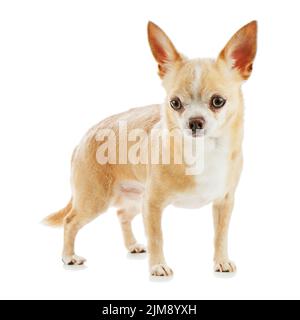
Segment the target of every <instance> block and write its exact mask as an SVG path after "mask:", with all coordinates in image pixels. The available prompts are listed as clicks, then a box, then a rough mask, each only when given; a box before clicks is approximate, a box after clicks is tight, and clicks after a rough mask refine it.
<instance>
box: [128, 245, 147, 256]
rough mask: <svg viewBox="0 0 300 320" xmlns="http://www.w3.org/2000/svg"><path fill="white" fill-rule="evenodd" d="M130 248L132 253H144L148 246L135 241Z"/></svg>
mask: <svg viewBox="0 0 300 320" xmlns="http://www.w3.org/2000/svg"><path fill="white" fill-rule="evenodd" d="M128 250H129V252H130V253H132V254H136V253H144V252H146V247H145V246H143V245H142V244H139V243H135V244H133V245H131V246H130V247H129V248H128Z"/></svg>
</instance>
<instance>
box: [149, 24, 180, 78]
mask: <svg viewBox="0 0 300 320" xmlns="http://www.w3.org/2000/svg"><path fill="white" fill-rule="evenodd" d="M148 40H149V44H150V48H151V51H152V53H153V56H154V58H155V60H156V61H157V63H158V74H159V76H160V77H161V78H163V77H164V75H165V74H166V73H167V72H168V69H169V68H170V67H171V66H172V64H174V63H175V62H179V61H181V59H182V58H181V56H180V54H179V53H178V52H177V50H176V49H175V47H174V45H173V43H172V42H171V40H170V39H169V38H168V36H167V35H166V34H165V33H164V32H163V31H162V30H161V29H160V27H158V26H157V25H156V24H155V23H153V22H151V21H149V22H148Z"/></svg>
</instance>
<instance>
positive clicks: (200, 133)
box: [186, 129, 206, 138]
mask: <svg viewBox="0 0 300 320" xmlns="http://www.w3.org/2000/svg"><path fill="white" fill-rule="evenodd" d="M186 133H187V135H188V136H191V137H193V138H202V137H204V136H205V134H206V130H205V129H197V130H191V129H187V130H186Z"/></svg>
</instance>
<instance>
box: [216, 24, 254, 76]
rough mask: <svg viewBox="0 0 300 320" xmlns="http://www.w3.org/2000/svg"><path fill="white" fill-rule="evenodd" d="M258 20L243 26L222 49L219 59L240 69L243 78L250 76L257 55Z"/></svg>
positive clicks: (233, 67) (231, 66)
mask: <svg viewBox="0 0 300 320" xmlns="http://www.w3.org/2000/svg"><path fill="white" fill-rule="evenodd" d="M256 38H257V22H256V21H252V22H250V23H248V24H247V25H245V26H244V27H242V28H241V29H240V30H239V31H238V32H237V33H236V34H235V35H234V36H233V37H232V38H231V39H230V40H229V42H228V43H227V45H226V46H225V48H224V49H223V50H222V51H221V53H220V55H219V58H218V60H222V61H224V62H225V63H226V64H227V65H228V66H229V67H230V68H232V69H235V70H237V71H238V73H239V74H240V76H241V77H242V79H244V80H246V79H248V78H249V77H250V75H251V71H252V65H253V61H254V58H255V55H256V42H257V40H256Z"/></svg>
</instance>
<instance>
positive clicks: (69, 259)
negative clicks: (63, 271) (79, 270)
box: [62, 254, 86, 266]
mask: <svg viewBox="0 0 300 320" xmlns="http://www.w3.org/2000/svg"><path fill="white" fill-rule="evenodd" d="M62 260H63V263H64V264H65V265H67V266H81V265H83V264H84V263H85V261H86V259H84V258H82V257H79V256H77V255H76V254H74V255H72V256H63V259H62Z"/></svg>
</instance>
